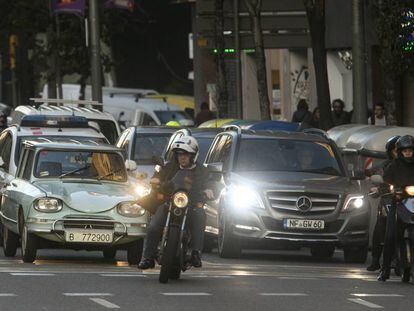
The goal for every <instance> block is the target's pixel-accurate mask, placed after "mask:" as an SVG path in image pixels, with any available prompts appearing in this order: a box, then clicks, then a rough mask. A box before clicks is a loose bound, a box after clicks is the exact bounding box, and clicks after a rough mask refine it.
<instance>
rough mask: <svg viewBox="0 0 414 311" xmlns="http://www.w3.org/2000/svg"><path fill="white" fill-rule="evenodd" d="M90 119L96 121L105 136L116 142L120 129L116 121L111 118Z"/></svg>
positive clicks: (111, 141) (113, 142)
mask: <svg viewBox="0 0 414 311" xmlns="http://www.w3.org/2000/svg"><path fill="white" fill-rule="evenodd" d="M90 121H93V122H96V123H97V124H98V125H99V128H100V130H101V132H102V134H104V136H105V137H106V138H107V139H108V140H109V142H110V143H111V144H113V145H114V144H115V143H116V140H117V139H118V131H117V129H116V125H115V122H114V121H111V120H99V119H96V120H95V119H90Z"/></svg>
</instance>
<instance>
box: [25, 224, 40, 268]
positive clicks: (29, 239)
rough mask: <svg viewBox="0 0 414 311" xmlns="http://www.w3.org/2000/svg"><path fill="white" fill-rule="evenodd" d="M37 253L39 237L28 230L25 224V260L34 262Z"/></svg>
mask: <svg viewBox="0 0 414 311" xmlns="http://www.w3.org/2000/svg"><path fill="white" fill-rule="evenodd" d="M36 254H37V237H36V236H35V235H34V234H32V233H30V232H28V230H27V227H26V226H25V225H23V232H22V259H23V262H27V263H33V261H35V260H36Z"/></svg>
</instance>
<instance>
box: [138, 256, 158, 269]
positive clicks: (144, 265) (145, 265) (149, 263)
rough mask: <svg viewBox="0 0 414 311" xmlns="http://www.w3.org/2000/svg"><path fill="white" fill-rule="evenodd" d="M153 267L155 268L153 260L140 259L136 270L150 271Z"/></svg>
mask: <svg viewBox="0 0 414 311" xmlns="http://www.w3.org/2000/svg"><path fill="white" fill-rule="evenodd" d="M154 267H155V261H154V259H149V258H142V259H141V261H140V263H139V264H138V269H141V270H146V269H152V268H154Z"/></svg>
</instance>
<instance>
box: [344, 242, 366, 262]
mask: <svg viewBox="0 0 414 311" xmlns="http://www.w3.org/2000/svg"><path fill="white" fill-rule="evenodd" d="M367 257H368V247H367V246H354V247H352V246H346V247H344V259H345V262H347V263H365V262H366V261H367Z"/></svg>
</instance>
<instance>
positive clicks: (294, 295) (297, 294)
mask: <svg viewBox="0 0 414 311" xmlns="http://www.w3.org/2000/svg"><path fill="white" fill-rule="evenodd" d="M259 295H260V296H287V297H300V296H308V294H304V293H260V294H259Z"/></svg>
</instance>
